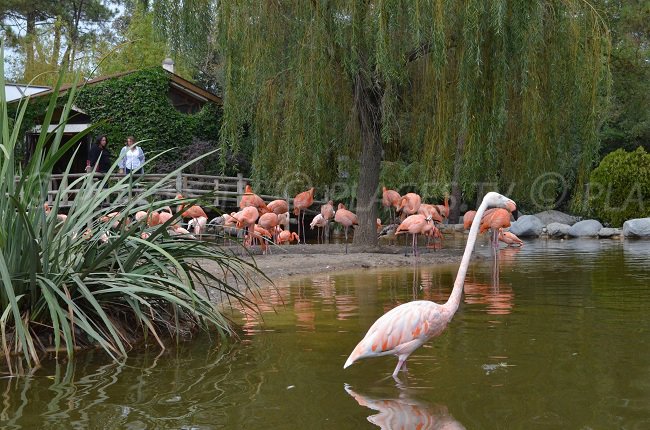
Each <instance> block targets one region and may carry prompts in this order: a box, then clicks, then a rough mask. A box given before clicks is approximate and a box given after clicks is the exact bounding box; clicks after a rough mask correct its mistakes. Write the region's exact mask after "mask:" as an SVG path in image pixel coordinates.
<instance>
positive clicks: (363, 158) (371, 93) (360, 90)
mask: <svg viewBox="0 0 650 430" xmlns="http://www.w3.org/2000/svg"><path fill="white" fill-rule="evenodd" d="M354 104H355V108H356V111H357V118H358V120H359V129H360V131H361V155H360V157H359V186H358V188H357V207H356V211H357V216H358V217H359V226H358V227H357V228H356V229H355V230H354V244H355V245H366V246H374V245H376V244H377V227H376V222H377V189H378V187H379V170H380V168H381V150H382V146H381V121H382V118H381V90H380V89H379V88H376V87H373V84H372V82H364V79H363V77H362V75H361V72H359V73H357V75H356V77H355V82H354Z"/></svg>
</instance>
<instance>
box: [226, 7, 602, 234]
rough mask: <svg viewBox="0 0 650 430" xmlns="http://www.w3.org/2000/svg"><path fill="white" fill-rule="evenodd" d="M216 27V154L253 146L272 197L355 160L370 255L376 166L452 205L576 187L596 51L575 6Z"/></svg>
mask: <svg viewBox="0 0 650 430" xmlns="http://www.w3.org/2000/svg"><path fill="white" fill-rule="evenodd" d="M217 29H218V32H219V34H220V39H219V40H220V44H221V49H222V50H223V55H224V58H225V64H224V80H225V82H224V85H225V87H224V88H225V100H224V122H223V130H222V141H223V143H224V145H229V146H230V147H231V148H235V149H236V148H237V147H238V145H239V143H240V141H241V140H242V139H243V138H244V137H245V136H248V137H249V138H252V139H253V141H254V144H255V148H256V149H255V154H254V159H253V169H254V174H255V175H257V177H259V178H261V179H263V180H264V182H265V183H266V184H273V185H272V186H276V187H277V186H284V185H285V184H286V183H287V182H288V181H291V180H292V178H294V177H301V178H309V180H310V181H312V182H313V183H315V184H325V183H331V182H332V181H334V180H336V179H337V177H338V174H339V172H338V166H340V163H341V160H345V159H346V157H348V159H350V160H354V161H356V163H352V164H351V166H352V170H350V172H351V173H352V175H353V176H355V177H356V178H358V188H357V207H356V210H357V213H358V215H359V220H360V228H359V229H357V231H356V232H355V242H356V243H358V244H371V243H375V242H376V233H375V228H374V220H375V219H376V212H377V204H376V202H377V199H376V197H377V190H378V186H379V178H380V169H381V166H382V159H383V160H384V161H397V160H401V161H402V162H407V163H419V164H420V165H421V166H422V169H419V173H418V177H416V178H413V179H412V180H413V181H414V182H417V181H420V182H421V183H424V182H433V181H436V182H438V183H442V184H446V185H445V187H447V186H451V185H454V184H457V185H458V186H456V187H454V189H453V191H454V192H455V194H456V196H455V197H456V198H458V197H459V194H460V193H461V192H462V191H464V192H466V193H467V194H468V195H471V194H472V193H474V194H476V192H477V191H476V185H475V184H476V183H479V182H491V183H494V185H495V186H496V187H500V188H502V189H508V191H509V192H510V193H511V194H512V195H513V196H514V197H515V198H517V199H519V200H522V201H523V202H529V201H531V200H534V199H535V198H537V197H536V196H531V195H527V194H529V193H528V190H529V189H530V186H531V184H532V183H533V181H534V179H535V178H536V177H538V176H539V175H540V174H541V173H543V172H547V171H554V172H558V173H559V174H560V175H561V176H562V177H563V178H565V179H564V180H566V181H567V184H568V185H571V186H575V185H579V184H580V183H581V181H583V180H584V178H586V175H587V174H588V172H589V169H590V167H591V163H592V161H593V158H594V155H595V154H596V152H597V150H598V140H597V135H596V132H597V128H598V125H599V121H600V119H599V118H600V116H599V113H600V102H601V100H602V98H601V94H602V91H601V90H602V89H603V88H604V87H605V86H604V85H603V83H604V82H606V81H607V80H606V79H605V78H606V69H605V54H606V52H605V50H606V47H607V38H606V29H605V27H604V25H603V24H602V21H601V19H600V17H599V15H598V13H597V12H596V11H595V10H594V9H593V8H592V7H591V6H590V4H589V3H588V2H587V1H584V0H555V1H553V0H549V1H543V2H542V1H530V2H528V1H527V2H522V1H519V0H493V1H490V2H485V1H483V0H465V1H443V0H383V1H381V0H375V1H372V0H366V1H359V0H338V1H326V0H322V1H318V0H313V1H305V0H293V1H282V2H280V1H262V2H260V1H258V0H239V1H229V0H222V1H221V2H219V9H218V25H217ZM342 156H345V157H342ZM347 168H350V166H347ZM396 185H399V184H396ZM557 185H558V184H555V185H552V186H551V187H550V189H549V187H548V186H547V187H545V188H544V187H543V194H544V197H545V198H547V197H550V198H551V199H554V198H555V197H557V194H558V193H559V192H560V191H561V190H559V187H558V186H557ZM533 203H534V202H533Z"/></svg>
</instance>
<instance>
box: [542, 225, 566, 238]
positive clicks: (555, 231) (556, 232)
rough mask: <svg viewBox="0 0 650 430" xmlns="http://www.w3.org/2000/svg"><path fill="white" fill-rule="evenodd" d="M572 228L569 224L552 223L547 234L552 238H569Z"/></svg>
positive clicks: (547, 227) (547, 228)
mask: <svg viewBox="0 0 650 430" xmlns="http://www.w3.org/2000/svg"><path fill="white" fill-rule="evenodd" d="M570 228H571V226H570V225H569V224H562V223H559V222H552V223H550V224H549V225H547V226H546V233H547V234H548V235H549V236H550V237H565V236H568V234H569V229H570Z"/></svg>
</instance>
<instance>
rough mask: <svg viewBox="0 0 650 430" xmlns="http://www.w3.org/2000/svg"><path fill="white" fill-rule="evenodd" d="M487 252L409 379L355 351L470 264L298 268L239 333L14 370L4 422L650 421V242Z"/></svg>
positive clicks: (1, 406) (591, 425)
mask: <svg viewBox="0 0 650 430" xmlns="http://www.w3.org/2000/svg"><path fill="white" fill-rule="evenodd" d="M446 245H449V246H457V247H460V246H462V244H461V243H459V242H458V243H451V241H449V243H447V242H446ZM476 253H477V254H478V256H479V258H478V259H477V260H475V263H474V264H473V266H472V267H471V269H470V271H469V274H468V278H467V280H466V286H465V288H466V293H465V296H464V297H463V302H462V303H461V306H460V308H459V311H458V312H457V314H456V316H455V317H454V319H453V320H452V322H451V323H450V325H449V327H448V329H447V331H446V332H445V333H443V335H441V336H440V337H438V338H436V339H433V340H432V341H430V342H428V343H427V344H426V345H425V346H424V347H422V348H420V349H419V350H417V351H416V352H415V353H414V354H413V355H412V356H411V358H410V359H409V361H408V372H407V373H402V374H401V375H400V378H399V381H395V380H394V379H393V378H391V377H390V374H391V373H392V371H393V369H394V367H395V364H396V360H395V358H394V357H381V358H374V359H368V360H362V361H359V362H357V363H355V364H354V365H353V366H352V367H350V368H348V369H346V370H343V363H344V362H345V360H346V358H347V356H348V355H349V353H350V352H351V350H352V349H353V347H354V346H355V345H356V343H357V342H358V341H359V340H360V339H361V338H362V337H363V335H364V334H365V332H366V330H367V329H368V328H369V327H370V325H371V324H372V323H373V322H374V320H375V319H377V318H378V317H379V316H380V315H382V314H383V313H384V312H385V311H387V310H389V309H391V308H392V307H394V306H396V305H397V304H399V303H403V302H406V301H410V300H412V299H414V298H416V297H417V298H419V299H422V298H425V299H431V300H434V301H438V302H444V301H445V300H446V299H447V297H448V295H449V293H450V290H451V285H452V283H453V279H454V277H455V271H456V267H455V266H443V267H430V266H418V265H417V264H414V265H413V266H412V267H408V268H401V269H393V270H382V271H375V270H373V271H358V272H356V273H340V274H324V275H318V276H311V277H304V278H296V279H291V280H288V281H283V282H281V283H279V284H278V285H277V289H267V290H265V291H264V293H263V294H264V297H265V301H266V304H265V305H263V306H262V309H263V311H264V312H263V315H262V317H261V318H260V317H259V316H254V315H245V314H242V313H239V312H237V318H238V319H240V321H241V322H242V323H243V324H244V328H243V334H242V339H241V342H240V343H232V344H228V345H225V346H224V345H221V346H220V345H218V344H216V343H213V342H211V341H210V339H208V338H207V337H203V338H200V339H198V340H196V341H194V342H188V343H186V344H182V345H180V346H179V347H178V348H174V349H173V350H172V351H167V352H166V353H164V354H162V355H158V354H159V351H158V350H156V349H152V350H151V351H144V352H142V353H139V354H136V355H133V356H132V357H131V358H129V359H128V360H127V362H126V363H125V364H124V365H117V364H114V363H111V362H109V361H108V360H106V359H105V358H104V357H103V356H102V355H101V354H92V353H88V354H84V355H82V356H80V357H79V358H78V359H77V360H75V361H74V362H70V363H61V364H59V365H55V364H54V363H49V364H46V366H45V368H43V369H41V370H39V371H38V372H37V373H36V375H35V376H32V377H24V378H3V379H0V393H1V395H0V427H2V428H8V429H14V428H15V429H36V428H38V429H41V428H51V429H58V428H62V429H63V428H66V429H67V428H79V429H86V428H102V429H110V428H115V429H143V428H160V429H168V428H169V429H221V428H233V429H253V428H269V429H297V428H301V429H362V428H369V429H372V428H378V427H379V428H385V429H388V428H424V429H429V428H468V429H498V428H526V429H529V428H531V429H533V428H535V429H537V428H539V429H558V428H572V429H604V428H607V429H610V428H625V429H642V428H646V429H647V428H650V401H649V399H650V312H649V310H650V265H648V261H650V242H632V241H629V242H627V241H626V242H618V241H596V240H573V241H541V240H540V241H535V242H528V243H526V246H525V247H524V248H523V249H521V250H519V249H502V250H501V251H500V256H499V266H498V267H499V280H498V281H495V280H494V278H493V263H492V261H491V260H490V250H489V248H488V247H487V246H477V249H476ZM481 257H482V258H481ZM350 258H354V256H353V255H351V256H350ZM418 425H420V427H418Z"/></svg>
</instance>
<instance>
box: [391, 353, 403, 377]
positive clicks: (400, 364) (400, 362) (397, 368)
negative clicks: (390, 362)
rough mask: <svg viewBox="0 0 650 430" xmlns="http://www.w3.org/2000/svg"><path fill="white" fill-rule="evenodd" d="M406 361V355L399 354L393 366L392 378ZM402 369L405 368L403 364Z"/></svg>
mask: <svg viewBox="0 0 650 430" xmlns="http://www.w3.org/2000/svg"><path fill="white" fill-rule="evenodd" d="M405 363H406V357H402V356H400V357H399V359H398V361H397V366H396V367H395V370H394V371H393V378H395V377H396V376H397V373H398V372H399V370H400V369H401V368H402V366H403V365H404V364H405ZM404 370H406V366H404Z"/></svg>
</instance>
